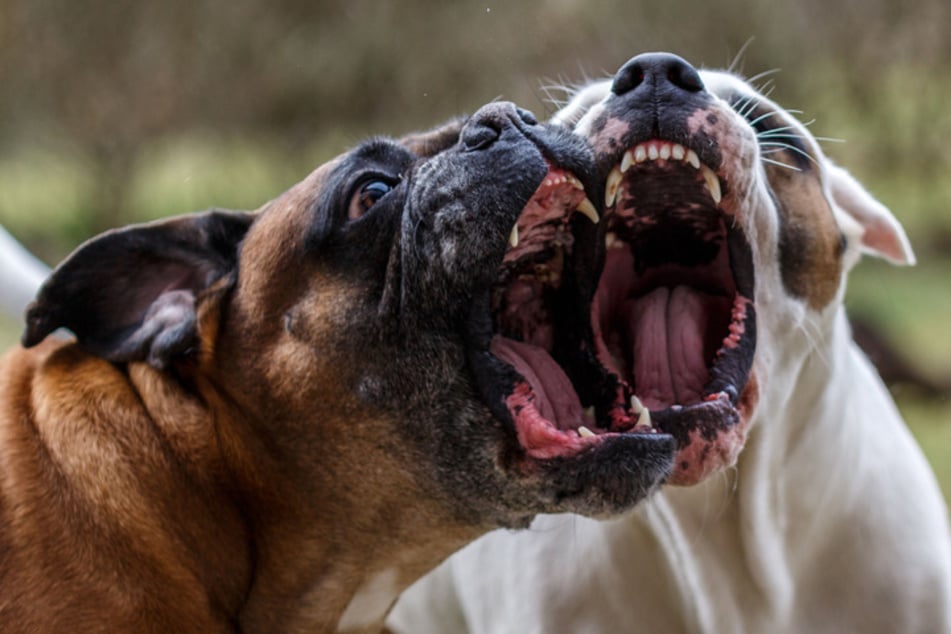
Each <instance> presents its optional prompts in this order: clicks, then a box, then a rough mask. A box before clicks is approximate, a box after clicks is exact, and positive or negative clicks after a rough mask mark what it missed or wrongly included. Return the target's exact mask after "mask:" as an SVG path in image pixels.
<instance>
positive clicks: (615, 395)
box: [474, 164, 656, 460]
mask: <svg viewBox="0 0 951 634" xmlns="http://www.w3.org/2000/svg"><path fill="white" fill-rule="evenodd" d="M599 228H600V217H599V214H598V212H597V209H596V208H595V206H594V204H592V202H591V200H590V199H589V198H588V196H587V193H586V189H585V187H584V185H583V184H582V182H581V180H579V178H578V177H576V176H575V175H574V174H571V173H570V172H568V171H566V170H564V169H561V168H558V167H554V166H552V165H551V164H549V170H548V173H547V175H546V176H545V178H544V180H543V181H542V183H541V185H539V187H538V189H537V191H536V192H535V194H534V195H533V196H532V198H531V200H530V201H529V202H528V204H527V205H526V206H525V208H524V209H523V210H522V212H521V214H520V216H519V218H518V220H517V223H516V224H515V225H514V226H513V227H512V231H511V234H510V236H509V245H508V249H507V252H506V254H505V256H504V258H503V261H502V263H501V265H500V266H499V269H498V277H497V280H496V282H495V284H494V285H493V286H492V288H491V290H490V292H489V295H490V296H489V298H488V303H489V306H490V310H489V313H488V316H483V315H482V314H481V312H482V311H481V310H477V315H478V316H479V318H481V319H485V320H487V322H486V323H483V324H482V325H481V326H482V328H481V332H483V333H484V334H483V336H482V337H480V339H482V340H483V341H488V346H487V348H488V349H487V350H485V349H484V348H483V352H482V353H480V354H479V355H478V357H477V361H476V363H475V364H474V365H475V366H476V376H477V380H478V382H479V384H480V387H481V389H482V391H483V393H484V394H485V395H486V401H487V402H488V403H489V404H490V407H492V408H493V410H494V413H495V414H496V416H497V417H499V418H500V419H502V420H509V421H511V422H512V424H513V425H514V428H515V432H516V435H517V436H518V440H519V444H520V446H521V449H522V450H523V451H524V455H525V456H528V457H530V458H534V459H537V460H548V459H553V458H566V457H571V456H573V455H576V454H578V453H579V452H581V451H583V450H585V449H587V448H590V447H592V446H594V445H597V444H599V443H601V442H602V441H604V440H606V439H607V438H609V437H617V436H618V435H620V434H622V433H623V434H625V435H629V434H630V433H635V434H645V435H656V431H655V430H654V429H652V428H651V427H650V426H649V425H643V424H642V425H638V420H637V417H636V416H635V417H631V416H629V415H628V413H627V411H626V403H627V401H626V397H625V393H624V392H623V390H622V389H621V385H620V382H619V380H618V377H617V376H615V374H614V373H612V372H611V371H609V369H608V368H606V367H605V366H604V365H602V363H601V362H600V361H599V360H598V356H597V354H596V346H595V344H594V336H593V331H592V328H591V321H590V315H591V302H592V300H593V298H594V294H595V289H596V286H597V274H598V270H599V266H598V265H597V258H598V256H599V255H600V249H602V248H603V247H602V246H601V245H600V244H599V241H600V240H601V238H600V236H601V234H600V233H599Z"/></svg>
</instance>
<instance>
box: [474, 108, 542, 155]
mask: <svg viewBox="0 0 951 634" xmlns="http://www.w3.org/2000/svg"><path fill="white" fill-rule="evenodd" d="M537 124H538V119H536V118H535V115H533V114H532V113H531V112H529V111H528V110H525V109H524V108H519V107H517V106H516V105H515V104H513V103H509V102H498V103H492V104H489V105H487V106H483V107H482V108H480V109H479V111H478V112H476V113H475V114H474V115H472V118H471V119H469V121H468V122H466V126H465V128H463V130H462V135H461V139H462V144H463V145H464V146H465V148H466V149H467V150H484V149H486V148H488V147H489V146H491V145H492V144H493V143H495V141H496V140H497V139H498V138H499V136H500V135H501V134H502V131H503V130H505V128H506V127H508V126H513V125H514V126H515V127H518V128H522V127H523V126H525V125H528V126H533V125H537Z"/></svg>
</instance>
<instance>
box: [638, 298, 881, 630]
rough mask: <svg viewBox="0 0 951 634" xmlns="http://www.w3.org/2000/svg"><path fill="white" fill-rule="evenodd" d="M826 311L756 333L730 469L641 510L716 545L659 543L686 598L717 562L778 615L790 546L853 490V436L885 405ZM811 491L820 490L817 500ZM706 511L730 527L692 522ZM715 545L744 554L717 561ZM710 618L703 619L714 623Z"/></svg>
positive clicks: (836, 313)
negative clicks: (753, 367)
mask: <svg viewBox="0 0 951 634" xmlns="http://www.w3.org/2000/svg"><path fill="white" fill-rule="evenodd" d="M827 317H828V319H829V322H828V323H827V324H825V325H824V326H825V327H822V328H815V329H814V330H810V332H809V334H808V335H807V334H806V333H805V332H804V329H802V328H794V329H793V328H790V329H785V330H784V329H782V328H776V329H775V330H774V331H773V332H772V333H770V334H769V336H768V337H763V338H762V339H761V340H760V343H761V344H764V345H767V346H770V349H771V350H772V351H773V352H772V353H771V355H770V356H769V357H767V356H766V355H763V356H764V358H766V359H767V360H768V362H769V368H768V373H764V374H763V375H764V376H765V377H766V380H765V383H766V384H767V388H766V389H765V391H764V393H763V395H762V398H761V400H760V402H759V404H758V406H757V413H756V414H754V419H753V421H752V426H751V430H750V434H749V437H748V440H747V444H746V446H745V448H744V449H743V452H742V453H741V455H740V458H739V461H738V463H737V466H736V469H735V470H733V471H732V472H730V473H727V474H725V475H724V477H713V478H710V479H708V480H707V481H705V482H704V483H702V484H700V485H699V486H694V487H687V488H671V487H668V488H666V489H665V490H664V492H663V493H662V496H661V497H663V499H662V500H658V501H655V502H653V503H651V508H650V509H645V511H646V512H645V518H646V520H647V521H648V523H651V524H658V523H659V525H660V526H662V527H664V530H665V531H667V532H670V529H669V526H672V525H679V526H680V527H681V531H680V534H682V535H693V534H698V533H704V534H707V535H708V536H710V537H711V539H713V540H714V541H716V542H717V543H718V547H717V548H705V549H703V550H702V552H701V550H700V549H696V548H694V547H693V546H691V545H690V544H689V543H687V542H686V541H681V540H678V539H677V538H676V535H674V536H672V537H670V538H669V539H668V541H667V543H666V544H665V548H664V550H666V551H668V552H667V555H666V556H667V557H674V558H675V559H676V561H677V562H678V564H677V568H679V569H677V570H674V571H673V574H674V576H675V577H676V578H677V579H678V580H679V582H680V583H681V585H682V586H683V587H682V595H683V596H684V597H690V596H694V595H693V591H692V590H691V587H692V585H693V584H695V583H697V580H698V579H702V578H703V577H704V573H703V572H702V570H704V569H707V568H709V567H710V566H711V565H712V566H714V567H716V566H720V567H722V568H725V569H726V568H728V569H730V570H731V572H730V573H729V574H730V575H731V578H734V579H741V578H742V579H745V580H746V584H748V585H744V587H747V588H750V589H755V590H756V591H757V593H758V595H759V597H758V599H757V601H758V602H759V604H760V605H761V607H762V608H763V610H764V611H768V612H771V613H773V614H785V613H786V612H787V611H788V610H790V609H792V607H791V606H792V605H793V602H794V599H795V596H794V595H795V587H796V585H795V584H796V579H795V575H796V571H795V570H793V569H792V567H791V564H790V562H792V561H796V556H795V551H796V548H798V546H796V544H800V545H802V544H808V543H809V534H810V532H811V531H813V530H816V531H821V530H822V527H821V526H818V525H813V521H818V519H817V518H822V520H823V521H824V522H826V524H832V525H835V522H834V521H833V520H832V519H830V518H832V517H833V516H835V515H836V514H837V513H839V512H840V511H841V508H840V503H841V502H843V501H846V500H847V499H848V498H849V497H850V496H851V495H853V494H854V483H855V479H856V478H858V479H860V478H861V477H862V475H861V472H860V470H859V469H858V468H857V466H856V465H857V463H859V462H861V460H860V459H859V457H858V456H857V451H858V448H859V443H855V442H853V440H854V439H855V438H856V437H858V436H859V435H860V434H862V433H869V432H868V430H867V429H865V430H863V429H862V426H863V423H867V422H868V417H873V416H882V415H888V412H889V411H891V410H893V409H894V406H893V405H891V403H890V402H889V401H888V399H887V396H883V395H884V394H887V392H885V391H884V389H883V390H879V391H874V390H869V389H868V385H869V381H878V379H877V377H876V376H875V374H874V372H873V371H872V370H871V369H870V368H869V366H868V362H867V361H866V360H865V359H864V357H863V355H862V353H861V352H860V351H859V350H858V349H857V348H856V346H855V344H854V343H853V342H852V338H851V332H850V328H849V325H848V322H847V320H846V317H845V311H844V309H843V308H842V307H841V306H839V307H836V308H833V309H831V311H830V313H829V314H828V315H827ZM863 386H865V387H864V388H863ZM815 491H823V496H822V499H817V498H816V496H815V494H814V492H815ZM826 503H828V505H829V508H823V509H822V511H821V512H819V511H818V510H817V508H816V507H817V506H823V507H825V506H826ZM714 509H715V510H714ZM698 510H703V511H702V512H700V513H699V514H698ZM710 513H715V514H716V517H717V521H716V524H717V525H720V526H728V527H734V528H733V529H732V530H725V531H723V532H717V533H716V535H715V536H714V535H713V534H712V533H710V530H709V527H708V528H707V529H701V528H698V526H706V524H707V522H708V520H709V514H710ZM655 532H657V531H655ZM659 534H665V533H659ZM822 537H823V539H828V538H829V536H828V535H823V536H822ZM684 539H686V538H684ZM714 551H716V552H714ZM718 552H722V553H743V554H744V555H745V556H743V557H732V558H731V559H730V560H729V561H723V560H719V559H718V557H719V555H718V554H717V553H718ZM687 553H689V556H686V554H687ZM725 591H726V592H729V591H728V590H725ZM694 607H697V606H694ZM708 616H710V615H708ZM695 617H696V619H697V624H698V625H697V627H698V631H708V630H705V629H703V627H701V624H704V623H706V621H707V619H706V617H705V616H704V615H703V614H697V615H695ZM685 618H686V617H685ZM710 618H712V616H710ZM712 623H713V621H710V623H708V624H707V625H708V626H709V627H710V628H713V629H714V630H715V629H716V628H715V627H714V626H713V625H712Z"/></svg>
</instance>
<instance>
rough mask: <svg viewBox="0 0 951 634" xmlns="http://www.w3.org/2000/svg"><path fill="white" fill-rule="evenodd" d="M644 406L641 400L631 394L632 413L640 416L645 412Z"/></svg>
mask: <svg viewBox="0 0 951 634" xmlns="http://www.w3.org/2000/svg"><path fill="white" fill-rule="evenodd" d="M644 409H645V408H644V404H643V403H641V399H639V398H637V396H635V395H634V394H631V413H632V414H638V415H639V414H640V413H641V412H643V411H644Z"/></svg>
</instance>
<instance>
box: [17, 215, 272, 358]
mask: <svg viewBox="0 0 951 634" xmlns="http://www.w3.org/2000/svg"><path fill="white" fill-rule="evenodd" d="M253 219H254V216H252V215H251V214H243V213H235V212H226V211H220V210H214V211H209V212H205V213H201V214H193V215H188V216H181V217H178V218H173V219H171V220H166V221H161V222H155V223H150V224H146V225H136V226H132V227H126V228H123V229H117V230H113V231H109V232H106V233H104V234H102V235H100V236H96V237H95V238H92V239H91V240H89V241H88V242H86V243H85V244H83V245H82V246H80V247H79V248H78V249H76V251H74V252H73V253H72V254H71V255H70V256H69V257H68V258H67V259H66V260H65V261H63V263H62V264H60V265H59V266H58V267H57V268H56V270H55V271H53V273H52V275H50V277H49V278H48V279H47V280H46V283H45V284H43V286H42V288H41V289H40V291H39V294H38V295H37V298H36V300H35V301H34V302H33V303H32V304H30V306H29V307H28V309H27V313H26V324H27V325H26V331H25V332H24V333H23V339H22V342H23V345H24V346H25V347H30V346H34V345H36V344H38V343H39V342H40V341H42V340H43V339H44V338H45V337H46V335H48V334H50V333H51V332H53V331H54V330H56V329H57V328H68V329H69V330H71V331H72V332H73V334H75V335H76V338H77V340H78V342H79V344H80V345H82V346H83V347H84V348H86V349H88V350H89V351H91V352H93V353H94V354H96V355H99V356H101V357H103V358H105V359H108V360H110V361H116V362H126V361H133V360H147V361H148V362H149V363H150V364H152V365H154V366H156V367H158V368H163V367H165V366H166V365H167V364H168V363H169V361H171V360H172V359H173V358H174V357H176V356H177V355H180V354H181V353H183V352H184V351H185V350H187V349H188V348H189V347H191V346H193V345H195V343H196V340H197V329H196V311H195V301H196V298H197V297H198V296H199V295H200V293H201V292H202V291H203V290H205V289H207V288H208V287H209V286H211V285H212V284H213V283H215V282H216V281H218V280H220V279H221V278H223V277H225V276H226V275H229V274H230V273H232V272H233V271H234V270H235V268H236V264H237V257H238V246H239V244H240V243H241V240H242V239H244V235H245V233H246V232H247V230H248V227H249V226H250V225H251V222H252V221H253Z"/></svg>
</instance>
